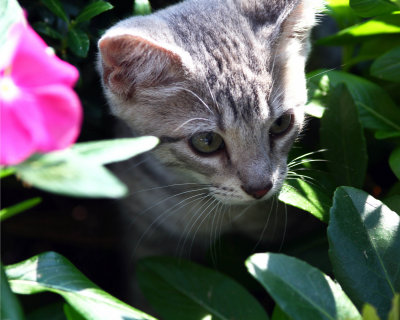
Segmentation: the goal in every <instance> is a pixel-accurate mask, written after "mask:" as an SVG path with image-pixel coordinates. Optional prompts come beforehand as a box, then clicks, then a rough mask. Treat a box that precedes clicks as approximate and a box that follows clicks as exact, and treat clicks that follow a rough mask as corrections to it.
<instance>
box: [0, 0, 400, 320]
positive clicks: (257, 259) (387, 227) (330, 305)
mask: <svg viewBox="0 0 400 320" xmlns="http://www.w3.org/2000/svg"><path fill="white" fill-rule="evenodd" d="M3 3H4V2H3ZM5 3H7V4H10V5H12V6H15V4H14V3H13V1H6V2H5ZM143 3H144V6H145V7H142V6H143ZM41 5H44V6H45V7H46V8H48V10H49V12H50V13H51V14H50V15H49V14H48V13H47V16H48V17H51V18H50V19H47V20H45V19H44V20H43V21H40V19H38V20H37V21H36V24H34V25H35V27H36V30H38V31H39V32H41V33H42V34H44V35H47V36H48V37H50V38H51V39H53V40H54V47H55V49H56V52H58V53H59V54H60V55H61V56H62V57H63V58H65V59H68V60H69V61H71V62H73V63H75V64H76V65H77V66H78V67H79V68H82V63H83V62H82V61H84V60H82V59H83V58H84V57H85V56H86V55H87V54H90V38H91V37H92V34H91V31H90V30H91V29H90V24H91V23H92V19H93V18H94V17H95V16H96V15H97V14H100V13H102V12H105V11H106V10H110V9H111V8H112V6H111V5H109V4H107V3H106V2H104V1H95V2H92V3H90V4H89V5H87V6H86V7H82V8H80V7H79V6H78V7H76V6H67V5H66V2H60V1H58V0H43V1H42V2H41ZM133 8H134V9H132V10H135V13H136V14H145V13H148V12H149V10H150V7H149V5H148V3H147V2H143V1H137V2H136V6H133ZM143 8H144V9H143ZM2 10H3V11H2ZM4 10H5V9H4V7H0V12H4ZM399 10H400V3H399V1H393V0H368V1H365V0H350V3H349V1H347V0H330V1H329V12H328V14H329V15H330V16H331V17H332V18H333V19H335V21H336V22H337V25H338V27H339V28H340V30H339V31H338V32H337V33H336V34H334V35H331V36H328V37H325V38H323V39H319V40H318V44H320V45H332V46H340V47H341V49H342V53H343V54H342V70H325V69H323V70H316V71H312V72H310V73H309V74H308V87H309V103H308V104H307V106H306V109H307V112H308V113H309V114H310V115H314V117H313V118H311V120H310V122H311V123H310V126H311V127H312V126H316V127H317V128H318V129H319V130H320V131H319V132H320V134H319V140H318V139H315V138H314V139H313V140H312V143H311V146H310V145H305V146H299V148H301V149H294V151H295V152H297V154H300V156H297V157H296V156H295V155H293V156H292V158H293V160H292V161H291V162H290V163H289V171H290V172H289V175H288V180H287V182H286V184H285V186H284V187H283V189H282V192H281V194H280V195H279V199H280V200H281V201H282V202H285V203H287V204H289V205H291V206H295V207H297V208H300V209H303V210H304V211H305V212H308V213H310V214H312V215H313V216H315V217H316V218H317V219H319V220H321V221H323V222H325V223H327V224H328V228H327V235H326V237H327V241H328V246H329V250H328V252H329V258H330V267H329V270H327V271H326V272H322V271H320V270H318V268H316V267H314V266H312V265H311V264H310V263H308V262H306V261H302V260H300V259H298V258H295V257H290V256H288V255H287V254H283V253H278V254H277V253H259V254H255V255H252V256H250V257H248V258H247V259H246V261H245V265H246V267H247V270H248V272H249V274H250V275H251V276H252V277H254V279H256V280H257V281H258V282H259V283H260V284H261V285H262V287H263V288H264V289H265V290H266V291H267V292H268V293H269V295H270V296H271V297H272V299H273V300H274V302H275V305H274V311H273V313H272V316H271V318H272V319H273V320H277V319H294V320H296V319H365V320H379V319H382V320H386V319H388V320H397V319H399V317H400V311H399V310H400V294H399V292H400V263H399V261H400V218H399V212H400V211H399V209H400V191H399V190H400V187H399V185H400V181H399V180H400V151H399V150H400V94H399V92H400V90H399V89H400V87H399V74H400V72H399V61H400V50H399V49H400V41H399V36H400V18H399ZM34 11H35V10H34V9H32V11H31V12H34ZM28 13H30V10H29V8H28ZM71 17H73V18H71ZM0 21H2V20H0ZM1 23H3V21H2V22H1ZM5 23H6V22H5ZM0 27H1V28H5V27H3V25H0ZM0 41H2V39H1V38H0ZM0 45H1V42H0ZM82 81H83V84H81V85H82V86H84V85H85V78H84V77H83V80H82ZM78 91H79V88H78ZM84 107H85V104H84ZM86 109H90V106H89V107H88V106H86ZM86 112H87V110H86ZM315 116H317V117H315ZM89 118H90V112H89ZM131 143H132V144H133V145H134V147H133V149H134V150H137V152H140V151H144V150H145V148H141V147H140V145H139V144H140V143H139V142H135V141H131V140H125V141H114V142H112V141H109V142H102V143H82V144H77V145H75V147H73V148H71V149H69V150H66V151H60V152H59V153H55V154H53V153H50V154H48V155H46V156H44V157H41V158H40V159H36V158H32V159H30V160H29V161H28V162H26V163H23V164H21V165H19V166H16V167H15V168H14V169H13V170H12V171H11V172H6V171H4V172H2V175H3V174H4V176H6V175H8V174H12V173H14V172H17V173H18V174H20V175H21V177H22V178H23V179H26V180H27V181H28V182H30V183H32V184H34V185H37V186H41V184H40V183H41V182H43V181H45V180H47V178H46V179H43V177H40V176H41V175H42V174H45V175H46V174H49V173H51V172H52V171H51V170H49V169H48V168H49V167H51V168H53V169H54V170H55V171H57V170H58V169H59V168H60V166H61V167H62V166H64V165H66V164H68V166H69V167H68V169H66V170H67V171H70V172H75V171H74V170H76V172H77V174H78V175H79V176H81V174H82V172H81V171H82V170H81V169H82V168H83V169H84V170H83V171H85V172H91V173H92V174H91V175H90V177H88V178H89V179H88V180H87V181H88V183H90V184H92V183H93V184H96V183H97V184H98V183H99V182H98V181H99V180H91V179H93V172H97V171H95V170H102V169H100V168H103V167H102V165H103V164H106V163H109V162H112V161H119V160H122V159H126V158H127V157H129V156H133V155H134V154H135V153H136V151H134V152H133V153H129V152H128V153H125V151H126V150H127V149H128V148H126V147H125V146H129V145H130V144H131ZM138 143H139V144H138ZM153 143H154V141H153ZM145 144H147V143H145ZM150 144H152V143H150ZM119 146H121V148H119ZM310 149H311V150H310ZM316 149H320V150H322V151H321V152H320V154H321V155H322V157H323V159H310V158H311V156H313V154H317V153H315V152H314V153H313V152H312V151H313V150H316ZM110 155H112V157H111V158H110ZM68 159H70V160H68ZM76 159H79V160H78V161H77V160H76ZM317 160H324V161H321V162H320V161H317ZM64 161H66V162H64ZM89 161H90V163H92V167H93V168H92V167H91V168H89V167H88V166H85V165H84V163H85V162H89ZM79 164H80V165H79ZM70 166H72V167H70ZM29 167H31V169H29ZM26 168H28V169H26ZM32 168H38V170H37V171H34V170H33V169H32ZM103 169H104V168H103ZM24 170H28V174H27V173H26V171H24ZM61 170H62V171H63V172H65V169H61ZM91 170H93V171H91ZM300 170H301V171H300ZM78 171H79V173H78ZM304 171H306V172H307V176H305V175H303V174H300V172H304ZM83 176H85V175H82V177H83ZM94 176H97V174H94ZM383 176H384V177H383ZM388 177H389V178H388ZM61 178H63V179H64V178H65V179H67V180H68V179H70V178H71V177H61ZM94 178H96V177H94ZM35 179H39V180H35ZM67 180H63V181H62V182H60V183H59V186H61V187H62V188H66V189H68V190H67V192H66V191H65V190H64V191H59V192H64V193H65V192H66V193H69V192H72V191H73V192H77V191H76V190H72V187H71V185H68V183H70V181H67ZM37 181H41V182H40V183H39V182H37ZM57 181H59V180H58V178H57V179H54V181H53V182H54V183H56V182H57ZM60 181H61V180H60ZM46 183H50V184H51V183H52V179H49V180H48V181H46ZM77 185H79V186H85V188H84V189H86V190H87V189H90V188H87V187H86V186H87V185H86V182H82V184H81V183H79V184H77ZM42 187H43V188H50V189H51V190H53V191H54V188H55V186H54V185H53V186H50V187H48V186H42ZM57 188H58V186H57ZM48 190H49V189H48ZM79 192H80V194H81V195H82V196H88V194H82V193H81V192H82V190H80V191H79ZM122 193H123V192H122V191H121V194H122ZM69 194H71V193H69ZM371 194H372V195H371ZM96 195H97V196H98V195H99V194H96ZM119 195H120V194H119ZM89 196H90V195H89ZM102 196H116V195H115V194H113V193H110V190H104V194H102ZM32 201H33V200H32ZM35 201H38V200H34V201H33V202H30V201H28V202H27V203H22V204H21V205H20V207H19V208H17V209H15V208H8V209H9V211H11V212H12V211H13V210H15V214H16V213H17V211H20V210H24V209H26V207H27V206H31V205H34V204H35ZM395 211H397V213H396V212H395ZM9 215H10V214H7V213H6V214H5V216H6V217H9ZM2 218H3V210H2ZM314 249H315V247H313V246H311V247H307V250H308V251H312V250H314ZM326 253H327V252H326ZM243 260H244V259H242V260H241V262H240V263H243ZM110 263H111V262H110ZM235 263H237V262H235ZM236 267H237V266H236ZM324 271H325V270H324ZM2 272H3V271H2ZM5 273H6V277H7V278H8V282H7V281H2V301H1V306H2V308H1V312H2V313H1V316H2V318H7V317H8V318H10V319H23V317H24V315H23V309H22V308H21V307H20V304H19V303H18V299H17V296H16V295H15V293H16V294H24V295H27V294H33V293H38V292H42V291H50V292H53V293H56V294H59V295H61V296H62V297H63V298H64V299H65V300H66V305H65V306H64V308H61V309H60V311H59V313H60V312H61V314H62V316H63V317H65V318H66V319H82V318H85V319H153V318H152V317H151V316H148V315H146V314H144V313H142V312H140V311H138V310H136V309H134V308H132V307H129V306H127V305H126V304H124V303H122V302H121V301H119V300H117V299H116V298H113V297H112V296H110V295H109V294H108V293H105V292H104V291H103V290H101V289H99V288H98V287H97V286H96V285H94V284H93V283H92V282H91V281H90V280H88V279H87V278H86V277H85V276H84V275H83V274H82V273H81V272H80V271H78V270H77V269H76V268H75V267H74V266H73V265H72V264H71V263H70V262H69V261H68V260H67V259H66V258H64V257H62V256H60V255H58V254H56V253H53V252H48V253H43V254H39V255H36V256H34V257H32V258H30V259H28V260H26V261H23V262H20V263H17V264H13V265H9V266H7V267H5ZM327 274H329V276H328V275H327ZM4 277H5V276H4V275H2V278H4ZM138 277H139V283H140V285H141V287H142V290H143V292H144V294H145V295H146V296H147V298H148V301H149V302H150V303H151V304H152V306H153V307H154V309H156V310H157V312H158V313H159V314H160V316H161V317H162V319H192V318H193V319H268V318H269V316H268V315H267V314H266V312H265V311H264V310H263V309H262V307H261V305H260V303H259V302H257V300H255V299H254V298H253V297H252V296H251V295H250V293H249V292H248V290H249V287H251V285H250V281H249V280H248V279H246V281H245V282H246V284H248V285H246V286H245V287H243V286H242V285H240V284H239V283H237V282H241V283H243V280H242V279H240V278H239V277H237V278H236V277H235V279H232V277H231V276H228V275H227V274H225V273H223V272H220V271H215V270H211V269H210V268H205V267H202V266H199V265H197V264H194V263H193V262H189V261H183V260H178V259H173V258H160V257H156V258H152V259H146V260H143V261H141V263H140V264H139V270H138ZM10 288H11V290H10ZM257 290H258V289H257ZM257 290H256V291H257ZM257 293H259V290H258V291H257Z"/></svg>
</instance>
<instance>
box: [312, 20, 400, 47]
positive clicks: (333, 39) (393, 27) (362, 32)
mask: <svg viewBox="0 0 400 320" xmlns="http://www.w3.org/2000/svg"><path fill="white" fill-rule="evenodd" d="M391 34H392V35H397V34H400V12H395V13H392V14H389V15H385V16H380V17H377V18H375V19H372V20H368V21H366V22H363V23H360V24H357V25H354V26H351V27H348V28H346V29H343V30H340V31H339V32H338V33H336V34H334V35H332V36H329V37H326V38H322V39H319V40H318V41H317V44H322V45H334V46H337V45H344V44H351V45H354V44H355V43H359V42H363V41H366V40H370V39H371V37H376V36H382V35H391Z"/></svg>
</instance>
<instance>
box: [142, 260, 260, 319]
mask: <svg viewBox="0 0 400 320" xmlns="http://www.w3.org/2000/svg"><path fill="white" fill-rule="evenodd" d="M138 279H139V285H140V287H141V288H142V291H143V293H144V294H145V296H146V298H147V299H148V301H149V302H150V304H151V305H152V306H153V307H154V309H155V310H156V311H157V312H158V313H159V314H160V315H161V316H162V319H165V320H169V319H171V320H179V319H182V320H191V319H193V320H194V319H196V320H197V319H209V318H210V319H213V320H214V319H215V320H222V319H226V320H228V319H252V320H257V319H260V320H261V319H268V316H267V314H266V313H265V311H264V309H263V308H262V307H261V306H260V305H259V303H258V302H257V300H255V298H253V297H252V296H251V295H250V294H249V293H248V292H247V291H246V290H245V289H244V288H243V287H242V286H241V285H239V284H238V283H236V282H235V281H233V280H231V279H230V278H229V277H227V276H225V275H223V274H220V273H218V272H217V271H214V270H211V269H208V268H205V267H202V266H200V265H196V264H194V263H192V262H189V261H185V260H176V259H172V258H159V257H157V258H148V259H144V260H142V261H140V262H139V265H138Z"/></svg>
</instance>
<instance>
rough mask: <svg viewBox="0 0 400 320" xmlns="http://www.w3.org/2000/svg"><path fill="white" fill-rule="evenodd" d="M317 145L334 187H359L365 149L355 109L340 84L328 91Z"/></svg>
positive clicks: (364, 160)
mask: <svg viewBox="0 0 400 320" xmlns="http://www.w3.org/2000/svg"><path fill="white" fill-rule="evenodd" d="M320 137H321V143H322V146H321V147H322V148H324V149H326V150H327V151H326V152H325V153H324V155H325V157H326V160H327V166H328V168H329V170H330V172H331V174H332V177H333V179H334V180H335V181H336V183H337V185H338V186H342V185H345V186H354V187H362V186H363V184H364V180H365V175H366V172H367V147H366V143H365V139H364V132H363V129H362V127H361V124H360V121H359V119H358V112H357V107H356V106H355V104H354V102H353V98H352V96H351V95H350V93H349V91H348V90H347V88H346V86H345V85H344V84H339V85H338V86H337V87H335V88H334V89H333V90H331V91H330V92H329V102H328V108H327V110H326V111H325V113H324V116H323V118H322V120H321V134H320Z"/></svg>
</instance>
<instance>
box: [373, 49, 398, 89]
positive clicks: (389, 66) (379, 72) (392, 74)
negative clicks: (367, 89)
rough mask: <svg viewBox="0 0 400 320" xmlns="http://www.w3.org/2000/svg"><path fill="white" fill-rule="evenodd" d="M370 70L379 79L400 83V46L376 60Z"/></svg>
mask: <svg viewBox="0 0 400 320" xmlns="http://www.w3.org/2000/svg"><path fill="white" fill-rule="evenodd" d="M370 72H371V75H373V76H374V77H377V78H379V79H384V80H388V81H394V82H399V83H400V46H399V47H397V48H394V49H392V50H390V51H389V52H387V53H386V54H384V55H382V56H381V57H379V58H378V59H377V60H375V61H374V63H373V64H372V65H371V71H370Z"/></svg>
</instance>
